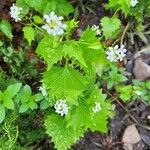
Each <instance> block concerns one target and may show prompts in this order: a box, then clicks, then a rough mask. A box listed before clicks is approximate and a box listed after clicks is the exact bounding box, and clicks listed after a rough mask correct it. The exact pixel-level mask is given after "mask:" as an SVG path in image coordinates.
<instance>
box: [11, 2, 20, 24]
mask: <svg viewBox="0 0 150 150" xmlns="http://www.w3.org/2000/svg"><path fill="white" fill-rule="evenodd" d="M21 10H22V8H21V7H18V6H16V5H15V4H13V5H12V6H11V7H10V16H11V18H13V19H14V20H15V22H18V21H21V18H20V17H19V15H20V13H21Z"/></svg>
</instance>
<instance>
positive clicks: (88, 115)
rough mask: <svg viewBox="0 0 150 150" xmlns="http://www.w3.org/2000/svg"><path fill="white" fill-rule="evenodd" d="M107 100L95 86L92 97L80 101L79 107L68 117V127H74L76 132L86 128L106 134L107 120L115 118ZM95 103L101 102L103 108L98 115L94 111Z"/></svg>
mask: <svg viewBox="0 0 150 150" xmlns="http://www.w3.org/2000/svg"><path fill="white" fill-rule="evenodd" d="M105 99H106V95H105V94H103V93H102V92H101V90H99V89H98V88H96V87H95V86H93V88H92V90H91V92H90V95H89V96H88V97H86V99H79V105H78V106H76V107H73V108H72V111H71V113H70V114H68V116H66V120H67V121H68V124H67V126H69V127H73V129H74V130H76V129H78V128H84V129H85V130H87V129H90V130H92V131H101V132H104V133H106V132H107V123H108V122H107V118H108V117H109V116H113V115H114V113H113V111H112V105H111V103H110V102H109V101H107V100H105ZM95 102H99V103H100V104H101V107H102V110H100V111H99V112H97V113H95V112H94V111H93V109H92V108H93V107H94V106H95Z"/></svg>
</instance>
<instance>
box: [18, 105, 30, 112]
mask: <svg viewBox="0 0 150 150" xmlns="http://www.w3.org/2000/svg"><path fill="white" fill-rule="evenodd" d="M28 108H29V106H28V103H23V104H22V105H21V106H20V107H19V113H24V112H26V111H27V110H28Z"/></svg>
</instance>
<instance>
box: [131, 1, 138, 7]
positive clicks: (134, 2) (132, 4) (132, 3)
mask: <svg viewBox="0 0 150 150" xmlns="http://www.w3.org/2000/svg"><path fill="white" fill-rule="evenodd" d="M137 3H138V0H131V1H130V5H131V6H132V7H135V6H136V4H137Z"/></svg>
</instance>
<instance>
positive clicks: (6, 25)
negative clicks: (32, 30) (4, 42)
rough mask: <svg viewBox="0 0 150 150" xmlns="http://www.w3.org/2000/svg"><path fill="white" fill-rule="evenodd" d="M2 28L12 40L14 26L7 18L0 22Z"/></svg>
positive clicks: (0, 28)
mask: <svg viewBox="0 0 150 150" xmlns="http://www.w3.org/2000/svg"><path fill="white" fill-rule="evenodd" d="M0 30H1V32H3V33H4V34H5V35H6V36H7V37H8V38H9V39H10V40H12V38H13V35H12V27H11V24H10V23H9V22H8V21H7V20H2V21H1V22H0Z"/></svg>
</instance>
